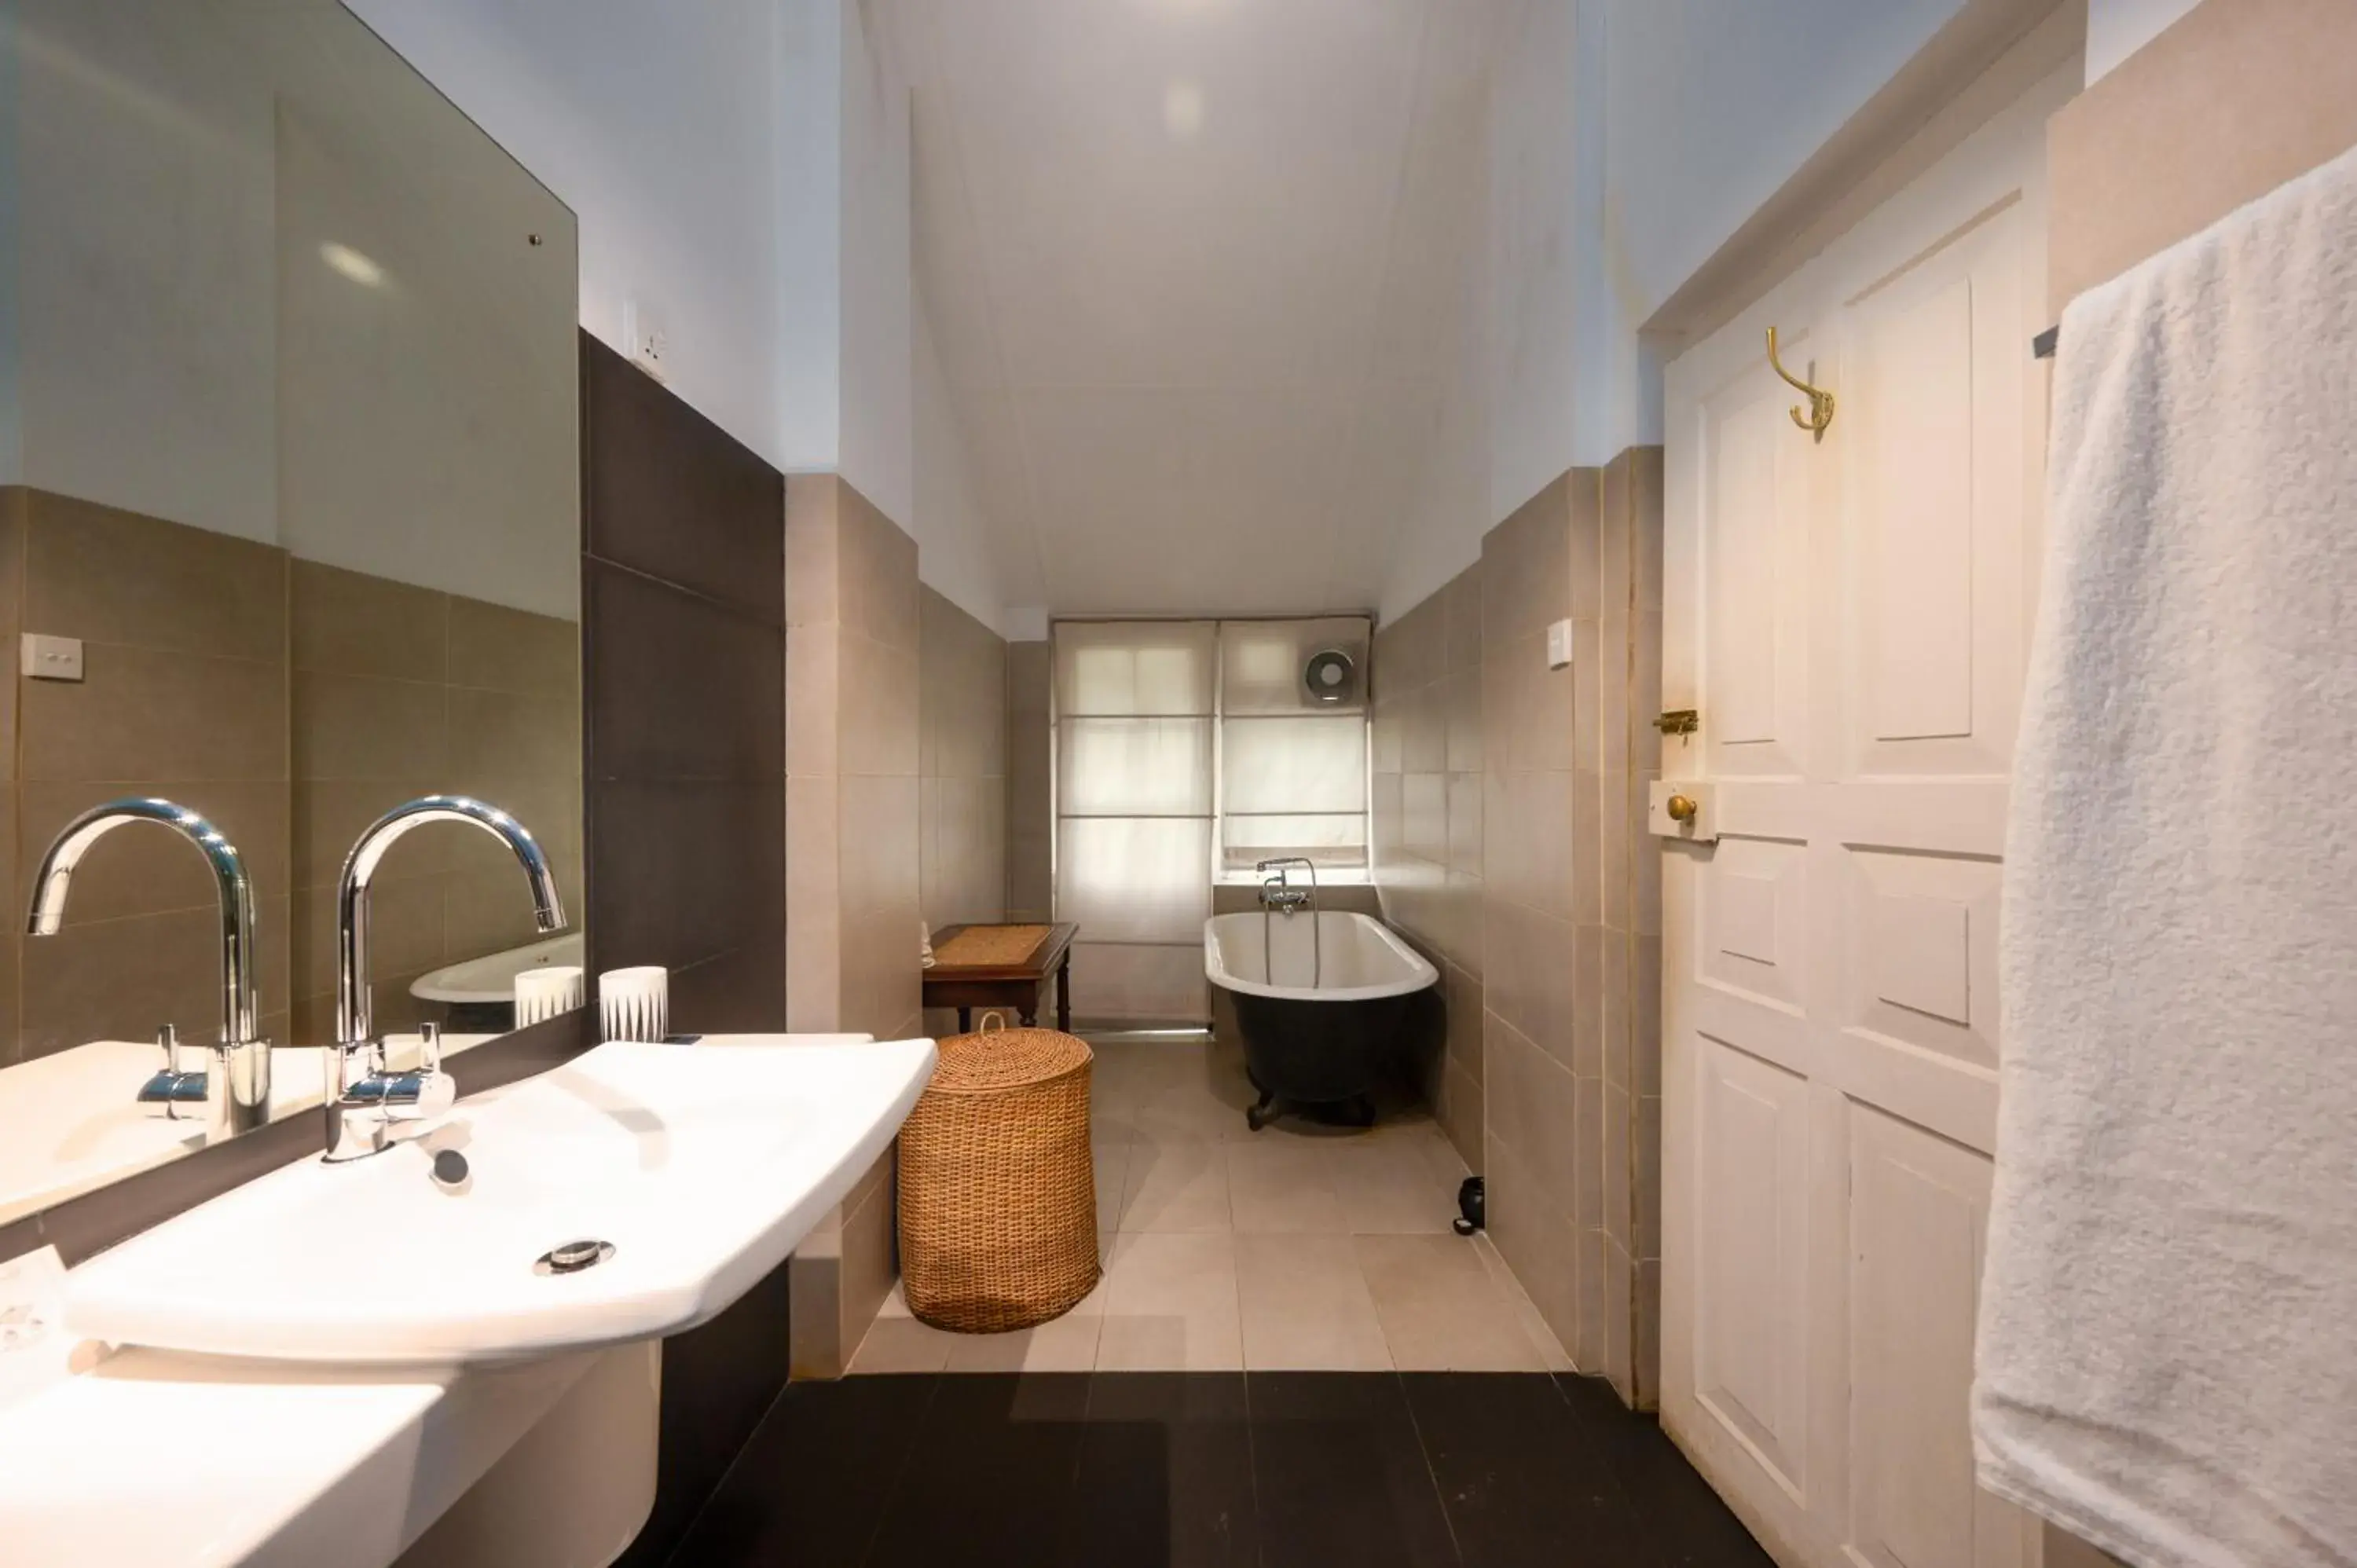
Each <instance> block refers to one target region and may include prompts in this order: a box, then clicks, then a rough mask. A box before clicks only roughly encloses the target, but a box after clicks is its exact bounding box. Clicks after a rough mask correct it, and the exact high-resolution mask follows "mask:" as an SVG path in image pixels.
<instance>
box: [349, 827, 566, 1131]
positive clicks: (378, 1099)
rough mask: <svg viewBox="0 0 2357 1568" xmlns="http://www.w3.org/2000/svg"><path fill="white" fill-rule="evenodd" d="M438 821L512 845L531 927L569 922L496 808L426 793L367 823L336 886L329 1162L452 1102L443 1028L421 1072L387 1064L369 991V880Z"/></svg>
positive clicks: (540, 863) (531, 848)
mask: <svg viewBox="0 0 2357 1568" xmlns="http://www.w3.org/2000/svg"><path fill="white" fill-rule="evenodd" d="M434 822H465V823H467V824H468V825H470V826H472V827H477V828H480V829H481V830H482V831H483V832H487V833H490V835H491V836H492V837H493V838H496V839H498V840H499V841H500V843H504V844H506V845H507V846H508V849H509V851H510V852H511V854H514V856H515V858H516V864H517V865H520V866H522V868H523V875H524V880H525V881H526V882H528V883H530V884H531V886H532V910H533V923H534V924H535V925H537V926H538V927H539V928H540V929H542V930H543V931H554V930H556V929H559V928H560V927H562V926H563V925H564V924H565V904H564V901H563V899H562V898H560V897H558V894H557V891H556V875H555V874H554V872H552V871H551V870H550V869H549V866H548V856H547V855H546V854H544V853H543V852H542V850H541V847H540V843H539V841H538V840H536V839H534V838H533V836H532V833H531V832H530V831H529V830H527V829H526V828H525V827H524V825H523V824H522V822H517V821H516V820H515V819H514V818H513V817H511V816H509V815H508V814H507V813H506V812H505V811H500V809H499V808H498V807H496V806H488V805H485V804H484V803H483V802H482V801H480V800H473V799H471V798H469V797H468V796H465V795H426V796H423V797H421V798H419V799H417V800H411V801H409V802H408V803H406V804H405V805H400V806H395V807H394V808H393V810H392V811H387V812H386V813H385V814H384V815H383V816H382V817H379V818H378V819H377V820H376V821H375V822H372V823H371V824H370V826H369V828H368V831H367V832H363V833H361V836H360V840H359V842H358V843H354V844H353V845H352V852H351V854H349V855H347V856H345V857H344V875H343V878H342V880H341V881H340V882H339V884H338V886H337V889H336V1043H335V1045H334V1046H333V1047H330V1049H329V1052H328V1105H327V1115H328V1153H327V1158H328V1160H329V1161H330V1162H336V1161H341V1160H357V1159H361V1158H363V1157H365V1156H367V1155H373V1154H377V1153H380V1152H381V1151H382V1150H383V1149H385V1148H386V1147H387V1146H389V1144H391V1142H392V1135H393V1128H394V1127H395V1126H397V1125H399V1124H400V1123H402V1122H419V1121H430V1120H432V1119H433V1118H435V1117H436V1116H439V1115H441V1114H442V1112H445V1111H447V1110H448V1109H449V1107H450V1103H451V1101H452V1100H453V1099H454V1098H455V1094H456V1090H455V1086H454V1085H453V1084H452V1082H451V1080H450V1079H449V1076H448V1075H447V1074H446V1073H444V1072H443V1071H442V1060H441V1048H440V1039H439V1036H438V1033H437V1032H436V1031H435V1030H433V1029H432V1028H431V1027H430V1026H429V1027H428V1028H427V1029H425V1031H422V1032H421V1040H422V1043H423V1047H424V1058H425V1059H424V1060H423V1061H422V1062H421V1063H420V1065H419V1068H418V1069H417V1070H416V1071H414V1072H401V1073H396V1072H392V1071H390V1070H388V1068H387V1064H386V1061H385V1053H384V1042H383V1041H382V1040H381V1039H379V1038H378V1037H377V1034H376V1027H375V1021H374V1018H373V1016H372V1014H373V1011H374V1003H373V1000H372V998H371V994H370V991H369V885H370V884H371V882H372V881H374V880H375V877H376V868H377V865H378V864H379V863H380V862H381V861H382V860H383V859H384V854H385V851H387V850H389V849H391V848H392V847H393V845H394V844H395V843H398V842H400V840H401V839H402V837H403V836H404V835H405V834H407V833H409V832H413V831H414V830H415V829H418V828H422V827H425V826H427V825H428V824H430V823H434Z"/></svg>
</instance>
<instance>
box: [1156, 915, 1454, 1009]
mask: <svg viewBox="0 0 2357 1568" xmlns="http://www.w3.org/2000/svg"><path fill="white" fill-rule="evenodd" d="M1313 919H1314V921H1315V924H1314V925H1313V924H1312V921H1313ZM1203 972H1204V973H1205V974H1206V975H1208V976H1209V977H1210V979H1211V983H1212V984H1214V985H1219V986H1223V987H1225V988H1226V989H1228V990H1230V991H1240V992H1243V993H1244V994H1246V995H1248V996H1282V997H1293V998H1296V999H1298V1000H1301V1001H1320V1002H1358V1001H1374V1000H1376V999H1378V998H1381V997H1385V996H1405V995H1406V994H1407V993H1410V992H1414V991H1421V990H1423V989H1424V988H1425V987H1426V986H1427V985H1430V984H1432V983H1434V982H1435V981H1437V979H1439V972H1438V971H1437V970H1435V969H1434V968H1433V967H1432V965H1431V963H1430V962H1429V961H1426V959H1425V958H1424V956H1423V955H1422V954H1420V953H1418V952H1417V951H1416V950H1415V949H1414V948H1411V947H1409V946H1408V945H1407V943H1406V942H1405V941H1403V940H1400V938H1399V937H1398V936H1397V935H1395V934H1394V932H1393V931H1392V930H1391V929H1389V928H1388V927H1386V926H1385V925H1384V924H1383V922H1382V921H1381V920H1378V919H1375V918H1373V917H1372V916H1368V915H1356V914H1347V913H1343V912H1340V911H1338V910H1332V909H1326V910H1320V911H1318V913H1317V914H1316V915H1315V916H1314V917H1313V916H1312V915H1310V914H1309V913H1308V912H1307V911H1303V912H1299V913H1296V914H1292V915H1282V914H1275V913H1270V914H1268V915H1266V916H1263V915H1262V914H1261V913H1260V912H1259V911H1257V910H1255V911H1253V912H1251V913H1248V914H1240V915H1215V916H1213V917H1212V918H1211V919H1209V920H1206V921H1205V922H1203ZM1272 974H1273V975H1274V979H1273V981H1272Z"/></svg>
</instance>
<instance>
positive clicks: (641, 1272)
mask: <svg viewBox="0 0 2357 1568" xmlns="http://www.w3.org/2000/svg"><path fill="white" fill-rule="evenodd" d="M933 1056H934V1053H933V1046H932V1042H931V1041H930V1040H902V1041H897V1042H891V1043H884V1044H866V1045H800V1044H793V1043H789V1042H788V1040H787V1039H786V1038H785V1037H782V1036H780V1037H778V1038H777V1039H776V1040H775V1041H774V1042H773V1043H762V1042H760V1041H741V1040H740V1041H737V1042H732V1043H730V1044H729V1045H726V1046H725V1047H724V1046H722V1045H720V1044H717V1043H706V1044H699V1045H638V1044H625V1043H620V1042H617V1043H614V1044H610V1045H604V1046H600V1047H597V1048H596V1049H595V1050H592V1051H588V1052H587V1053H585V1054H583V1055H582V1056H580V1057H578V1058H575V1059H574V1060H573V1061H571V1062H569V1063H567V1064H566V1065H565V1066H563V1067H561V1068H558V1069H554V1071H551V1072H548V1073H545V1074H543V1075H542V1076H540V1077H538V1078H534V1079H528V1080H526V1081H525V1082H523V1083H521V1084H518V1085H516V1086H514V1087H513V1088H511V1089H510V1090H506V1091H504V1092H502V1093H500V1094H497V1095H493V1096H490V1097H486V1098H484V1099H482V1100H479V1101H467V1102H463V1103H461V1104H460V1105H459V1106H458V1108H457V1111H456V1112H454V1114H453V1115H452V1116H451V1117H450V1118H449V1119H448V1120H447V1121H446V1122H444V1123H443V1124H441V1125H440V1126H439V1127H437V1128H436V1129H435V1130H434V1131H433V1132H432V1133H429V1134H427V1135H425V1137H423V1138H421V1139H419V1140H418V1141H416V1142H415V1143H414V1144H408V1145H405V1146H403V1147H400V1148H395V1149H393V1150H391V1151H388V1152H387V1153H385V1154H382V1155H375V1156H373V1157H371V1158H368V1159H363V1160H357V1161H353V1162H350V1163H349V1164H344V1165H326V1164H323V1163H321V1162H320V1161H318V1160H316V1159H308V1160H303V1161H300V1162H297V1163H296V1164H295V1165H288V1166H285V1168H283V1169H280V1170H277V1171H274V1172H272V1173H271V1174H270V1175H268V1176H263V1177H261V1178H259V1179H257V1180H255V1181H253V1182H250V1183H248V1184H247V1185H245V1186H244V1187H239V1188H237V1189H236V1190H235V1191H233V1192H230V1193H227V1194H224V1195H223V1196H221V1197H218V1198H215V1199H214V1200H213V1201H211V1202H210V1203H208V1204H205V1205H204V1206H202V1207H201V1208H196V1209H192V1210H190V1211H189V1212H188V1213H187V1214H184V1215H182V1216H180V1217H179V1218H178V1219H173V1220H171V1221H170V1222H168V1223H167V1224H165V1225H162V1226H159V1227H157V1228H156V1230H152V1231H150V1232H148V1233H147V1234H146V1235H144V1236H141V1237H138V1238H136V1239H135V1240H131V1241H127V1242H125V1243H124V1245H123V1246H121V1247H119V1248H117V1249H115V1250H114V1251H112V1252H109V1253H106V1254H104V1255H103V1256H102V1257H100V1258H98V1259H96V1260H95V1261H93V1262H90V1263H88V1264H85V1265H84V1266H83V1267H81V1268H80V1269H78V1270H76V1271H75V1272H74V1274H73V1277H72V1279H71V1280H70V1282H69V1287H68V1295H67V1305H66V1323H67V1326H68V1327H69V1328H70V1330H71V1331H72V1332H74V1333H76V1334H79V1335H81V1336H83V1337H87V1338H91V1339H99V1340H104V1341H107V1342H109V1343H113V1344H127V1345H142V1346H147V1347H151V1348H157V1349H166V1350H178V1351H185V1352H197V1353H202V1354H207V1355H216V1356H245V1357H258V1358H267V1359H275V1360H293V1361H331V1362H338V1363H341V1364H345V1365H365V1366H379V1367H382V1366H393V1365H410V1366H457V1365H465V1364H468V1363H475V1362H496V1361H512V1360H518V1359H529V1358H533V1357H540V1356H550V1355H556V1354H561V1353H564V1352H566V1351H573V1350H586V1349H595V1348H599V1347H601V1346H607V1345H614V1344H619V1343H623V1342H625V1341H629V1340H633V1339H645V1338H652V1337H659V1336H663V1335H670V1334H676V1333H679V1332H680V1331H682V1330H683V1329H687V1328H692V1327H694V1326H696V1325H698V1324H700V1323H703V1322H705V1321H706V1320H708V1319H710V1318H711V1317H713V1316H716V1314H717V1313H719V1312H720V1311H721V1309H722V1308H724V1307H726V1306H727V1305H729V1304H730V1303H731V1302H733V1301H735V1300H736V1299H737V1297H738V1296H739V1295H741V1294H744V1293H745V1291H746V1290H748V1288H750V1287H751V1285H752V1284H753V1283H754V1282H755V1281H757V1280H759V1279H760V1278H761V1276H762V1275H764V1274H766V1273H769V1272H770V1270H771V1269H773V1268H775V1267H777V1266H778V1264H779V1263H780V1262H783V1261H784V1260H785V1257H786V1254H787V1253H788V1252H790V1251H792V1249H793V1247H794V1244H795V1243H796V1242H798V1241H800V1240H802V1237H803V1236H804V1235H806V1234H808V1232H809V1231H810V1230H811V1228H812V1227H813V1225H815V1224H816V1223H817V1222H818V1220H819V1219H820V1218H821V1217H822V1216H823V1215H824V1214H825V1213H826V1212H827V1210H828V1209H829V1208H832V1207H833V1206H834V1204H835V1203H836V1202H838V1201H840V1200H841V1198H842V1197H843V1196H844V1195H845V1193H846V1192H847V1191H849V1190H850V1188H851V1187H852V1185H853V1184H854V1183H855V1182H856V1180H857V1179H858V1177H859V1176H861V1174H862V1173H864V1172H865V1171H866V1169H867V1168H868V1167H869V1166H870V1165H873V1164H874V1163H875V1160H876V1158H877V1155H880V1154H882V1153H883V1151H884V1149H885V1147H886V1146H887V1145H888V1144H889V1143H890V1142H891V1139H892V1137H893V1135H894V1133H897V1132H898V1131H899V1126H900V1123H901V1122H902V1121H903V1120H905V1119H906V1117H907V1116H908V1113H909V1109H910V1108H911V1107H912V1106H914V1105H915V1103H916V1100H917V1096H918V1094H919V1093H920V1091H921V1090H923V1088H924V1085H925V1080H926V1079H927V1078H928V1077H929V1076H931V1071H932V1065H933ZM450 1151H455V1152H457V1154H458V1155H461V1156H462V1157H463V1158H464V1160H465V1161H466V1165H467V1174H466V1176H465V1178H464V1179H463V1180H462V1181H460V1182H458V1183H457V1184H455V1185H452V1184H450V1183H447V1182H445V1181H443V1180H439V1179H437V1178H436V1174H435V1155H436V1154H439V1153H446V1152H450ZM576 1243H589V1244H591V1245H590V1247H589V1248H588V1249H587V1251H588V1252H589V1253H590V1254H591V1260H592V1261H590V1262H587V1266H582V1267H578V1268H577V1269H576V1270H574V1271H573V1272H566V1271H565V1267H564V1262H565V1261H568V1260H564V1259H562V1258H561V1259H560V1261H559V1262H556V1263H554V1264H552V1263H551V1262H549V1261H548V1259H549V1255H550V1254H551V1253H552V1251H559V1250H562V1249H565V1248H567V1247H569V1246H572V1245H574V1244H576Z"/></svg>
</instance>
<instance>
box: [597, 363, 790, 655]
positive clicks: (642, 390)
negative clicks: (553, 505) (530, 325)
mask: <svg viewBox="0 0 2357 1568" xmlns="http://www.w3.org/2000/svg"><path fill="white" fill-rule="evenodd" d="M581 401H582V442H581V445H582V474H583V486H582V493H583V496H584V499H585V501H586V503H587V527H588V533H587V548H588V552H589V553H590V554H592V555H594V556H597V557H600V558H602V559H604V560H607V561H611V562H614V563H617V564H620V565H624V566H628V567H630V568H631V569H632V570H634V571H638V572H642V573H645V574H646V575H649V576H653V577H660V578H662V579H663V580H664V581H666V582H671V583H675V584H678V585H680V586H682V587H684V588H687V589H689V590H690V591H692V592H694V593H697V594H701V595H703V596H705V597H706V598H709V599H713V600H716V601H718V602H720V603H722V604H726V605H729V606H732V607H735V608H736V609H737V610H738V611H739V612H740V613H742V614H744V615H747V616H749V617H751V618H754V619H756V620H759V621H762V622H765V623H767V624H769V625H771V626H782V625H783V624H784V623H785V533H784V527H783V519H784V517H785V503H786V493H785V481H784V479H783V478H781V477H780V475H779V473H778V471H777V470H776V469H774V468H772V467H770V466H769V465H768V464H767V463H765V462H763V461H762V460H761V458H760V457H759V455H757V454H756V453H754V452H753V451H751V450H750V449H748V447H746V446H742V445H740V444H739V443H738V442H737V440H736V439H735V438H734V437H732V436H730V435H728V434H727V433H726V431H724V430H722V429H721V428H720V427H719V426H718V425H716V424H713V423H712V422H711V421H710V420H708V419H705V417H704V416H703V415H702V414H700V413H696V412H695V411H694V409H692V408H690V407H689V406H688V405H687V404H686V403H683V402H682V401H681V400H680V399H679V398H678V397H676V396H674V395H673V393H672V392H668V391H666V390H665V389H664V388H663V387H662V385H661V384H660V383H658V382H656V381H653V380H651V378H649V377H648V376H647V375H645V374H644V373H643V372H641V371H639V370H637V369H635V368H634V367H632V366H631V365H630V362H629V361H628V360H624V359H623V358H622V357H621V356H620V355H619V354H617V353H615V352H614V351H613V350H612V349H608V348H607V347H606V346H605V345H604V344H602V343H600V342H598V341H597V340H596V339H595V338H590V337H589V336H588V335H587V334H586V333H585V334H583V336H582V339H581Z"/></svg>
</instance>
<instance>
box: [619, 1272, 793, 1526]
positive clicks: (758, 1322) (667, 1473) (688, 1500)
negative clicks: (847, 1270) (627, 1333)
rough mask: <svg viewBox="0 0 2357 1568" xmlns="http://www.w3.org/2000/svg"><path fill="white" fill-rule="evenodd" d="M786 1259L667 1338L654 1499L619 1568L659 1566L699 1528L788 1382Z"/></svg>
mask: <svg viewBox="0 0 2357 1568" xmlns="http://www.w3.org/2000/svg"><path fill="white" fill-rule="evenodd" d="M788 1327H789V1320H788V1289H787V1274H786V1267H785V1265H784V1264H782V1263H781V1264H780V1265H779V1266H778V1267H777V1268H775V1269H772V1270H771V1271H770V1273H768V1274H767V1275H766V1276H764V1277H763V1279H762V1280H761V1282H760V1283H759V1284H756V1285H755V1286H754V1287H753V1288H752V1289H751V1290H749V1291H748V1292H746V1293H745V1294H743V1295H742V1296H740V1297H738V1298H737V1301H736V1303H735V1304H734V1305H731V1306H730V1307H729V1308H728V1309H727V1310H726V1311H725V1312H723V1313H722V1314H721V1315H720V1316H717V1317H716V1318H714V1319H713V1320H712V1321H711V1322H709V1323H707V1324H705V1326H703V1327H701V1328H693V1329H690V1330H689V1331H688V1332H686V1333H685V1334H679V1335H674V1336H673V1337H671V1338H669V1339H666V1340H664V1341H663V1345H662V1419H661V1432H660V1434H659V1436H658V1440H657V1444H656V1462H655V1501H654V1508H653V1510H652V1511H651V1513H650V1514H649V1516H648V1518H647V1522H646V1524H645V1525H644V1526H643V1527H642V1528H641V1529H640V1531H639V1535H638V1539H637V1540H636V1541H632V1542H631V1543H630V1551H629V1552H626V1553H624V1555H623V1557H622V1560H621V1564H620V1568H655V1565H656V1564H659V1563H663V1562H664V1561H666V1560H667V1559H668V1558H669V1557H670V1555H671V1553H672V1552H673V1550H674V1549H675V1548H676V1547H677V1546H678V1544H679V1543H680V1542H681V1541H683V1540H684V1539H685V1538H686V1536H687V1533H688V1531H689V1530H691V1529H692V1528H694V1521H695V1519H696V1516H697V1514H698V1512H699V1511H700V1510H701V1509H703V1508H704V1507H705V1504H706V1502H707V1501H708V1500H709V1499H710V1498H711V1497H712V1496H713V1494H714V1492H715V1491H716V1489H717V1488H718V1487H720V1485H721V1482H722V1480H723V1478H724V1477H726V1475H727V1474H728V1472H729V1470H730V1468H731V1467H732V1466H734V1465H735V1464H736V1462H737V1458H738V1456H739V1455H742V1454H743V1453H744V1452H745V1449H746V1447H747V1445H748V1444H750V1443H751V1442H752V1441H753V1439H754V1437H755V1435H756V1434H759V1431H760V1430H761V1428H762V1426H763V1425H764V1424H765V1423H767V1422H768V1421H769V1419H770V1414H771V1413H772V1412H775V1410H776V1409H777V1406H778V1401H779V1396H780V1394H781V1393H783V1392H784V1391H785V1387H786V1371H787V1367H786V1340H787V1337H788Z"/></svg>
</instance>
